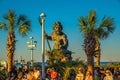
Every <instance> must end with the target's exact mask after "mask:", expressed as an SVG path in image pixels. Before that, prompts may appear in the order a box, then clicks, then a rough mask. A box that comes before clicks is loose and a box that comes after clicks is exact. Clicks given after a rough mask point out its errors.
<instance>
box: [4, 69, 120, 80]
mask: <svg viewBox="0 0 120 80" xmlns="http://www.w3.org/2000/svg"><path fill="white" fill-rule="evenodd" d="M56 68H57V67H56ZM56 68H55V67H52V68H47V69H46V70H45V71H46V72H45V80H64V79H63V78H62V77H61V74H60V73H59V71H58V70H56ZM70 74H71V75H70V76H69V78H68V80H120V69H119V68H118V69H115V68H95V69H94V77H93V76H92V73H91V72H90V71H86V70H84V68H78V69H77V70H75V71H72V73H71V72H70ZM41 78H42V75H41V70H40V69H37V68H36V67H34V68H32V69H23V68H16V67H13V69H12V71H11V72H9V73H7V77H6V79H5V80H42V79H41Z"/></svg>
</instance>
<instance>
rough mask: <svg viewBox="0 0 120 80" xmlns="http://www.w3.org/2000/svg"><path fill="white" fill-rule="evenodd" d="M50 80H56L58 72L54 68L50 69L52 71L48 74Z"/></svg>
mask: <svg viewBox="0 0 120 80" xmlns="http://www.w3.org/2000/svg"><path fill="white" fill-rule="evenodd" d="M50 80H58V72H57V71H56V69H55V68H52V71H51V72H50Z"/></svg>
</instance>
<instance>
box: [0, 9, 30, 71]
mask: <svg viewBox="0 0 120 80" xmlns="http://www.w3.org/2000/svg"><path fill="white" fill-rule="evenodd" d="M4 19H5V20H7V21H8V24H6V23H3V22H0V29H2V28H4V29H5V30H7V31H8V32H9V33H8V38H7V47H6V48H7V57H8V72H10V71H11V70H12V68H13V57H14V51H15V44H16V40H15V30H16V28H18V31H19V33H20V34H22V36H23V37H25V36H26V35H27V32H28V31H30V21H29V20H27V18H26V16H25V15H19V16H17V15H16V14H15V12H14V11H13V10H9V11H8V13H6V14H5V15H4Z"/></svg>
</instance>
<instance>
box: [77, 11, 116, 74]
mask: <svg viewBox="0 0 120 80" xmlns="http://www.w3.org/2000/svg"><path fill="white" fill-rule="evenodd" d="M79 26H80V30H81V32H83V35H84V38H85V39H84V48H85V53H86V55H87V60H88V70H90V71H92V73H93V64H94V63H93V62H94V56H96V58H97V60H98V61H100V42H99V40H100V39H106V38H107V37H108V35H109V34H110V33H112V32H113V31H114V29H115V26H114V19H113V18H111V17H103V19H102V21H101V23H100V25H99V26H98V25H97V18H96V11H94V10H92V11H90V13H89V15H88V16H87V17H82V16H81V17H79ZM97 64H98V65H99V62H98V63H97ZM90 68H91V69H90Z"/></svg>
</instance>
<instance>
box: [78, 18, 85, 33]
mask: <svg viewBox="0 0 120 80" xmlns="http://www.w3.org/2000/svg"><path fill="white" fill-rule="evenodd" d="M79 26H80V31H83V32H86V30H87V21H86V19H85V18H83V17H79Z"/></svg>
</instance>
